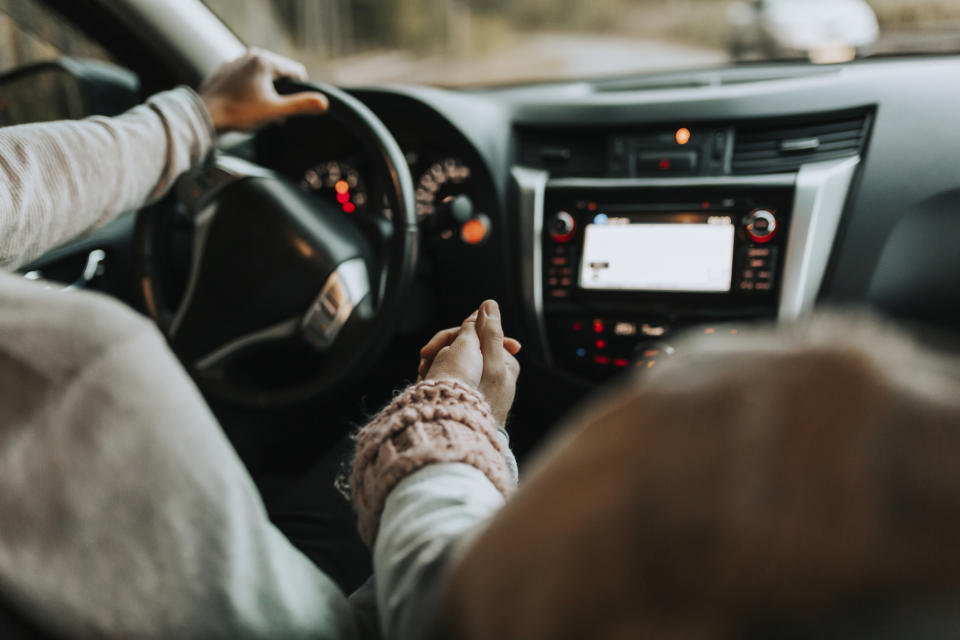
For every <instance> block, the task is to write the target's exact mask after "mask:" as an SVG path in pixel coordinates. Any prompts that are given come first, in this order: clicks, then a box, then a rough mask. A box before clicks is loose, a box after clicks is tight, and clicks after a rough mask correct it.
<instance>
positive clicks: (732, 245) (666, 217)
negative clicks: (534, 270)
mask: <svg viewBox="0 0 960 640" xmlns="http://www.w3.org/2000/svg"><path fill="white" fill-rule="evenodd" d="M691 196H693V197H691ZM792 196H793V193H792V189H789V188H783V187H751V186H740V187H735V188H734V187H726V188H720V187H708V186H704V187H699V188H696V189H691V188H689V187H687V188H684V189H676V188H670V187H644V188H629V187H628V188H594V189H589V188H583V187H551V188H549V189H548V190H547V191H546V193H545V196H544V222H543V229H542V235H541V237H540V239H539V241H540V244H541V259H542V264H541V283H542V296H543V314H544V324H545V328H546V330H547V339H548V342H549V349H550V351H551V353H552V355H553V358H554V360H555V361H556V362H557V363H558V364H560V365H561V366H564V367H565V368H568V369H571V370H574V371H576V372H578V373H581V374H585V375H590V376H595V375H598V374H603V373H604V372H607V373H613V372H615V371H616V370H617V369H623V368H626V367H652V366H655V364H656V362H658V359H662V357H664V356H667V355H669V353H670V352H671V348H670V347H669V343H668V340H669V339H670V338H671V337H672V336H674V335H675V334H676V333H677V332H678V331H681V330H684V329H687V328H690V327H693V326H697V327H701V328H702V330H705V331H709V330H711V329H712V327H710V326H709V325H711V324H716V323H725V324H726V323H730V322H735V321H746V320H753V319H757V318H764V317H771V318H772V317H775V316H776V313H777V304H778V292H779V288H780V279H781V272H782V260H781V257H782V253H783V251H784V248H785V246H786V240H787V234H788V229H789V223H790V214H791V211H790V203H791V202H792ZM714 330H715V329H714ZM725 330H727V331H730V330H731V329H729V328H728V329H725ZM732 330H733V331H734V332H738V330H737V329H732Z"/></svg>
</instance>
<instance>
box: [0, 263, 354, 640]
mask: <svg viewBox="0 0 960 640" xmlns="http://www.w3.org/2000/svg"><path fill="white" fill-rule="evenodd" d="M0 389H2V390H3V391H2V394H0V395H2V396H3V402H0V487H3V490H2V492H0V585H2V587H0V590H2V591H3V594H4V596H5V599H8V600H9V601H10V602H11V603H13V604H15V605H17V606H18V609H19V610H21V611H23V613H25V614H26V615H27V616H28V617H30V618H31V619H34V620H36V621H37V622H38V623H42V624H43V625H44V626H46V627H48V628H49V629H50V630H51V631H56V632H57V635H58V636H64V637H71V638H74V637H114V638H145V639H146V638H184V637H191V638H321V639H323V638H327V639H330V640H333V639H337V640H342V639H349V638H355V637H356V626H355V622H354V618H353V610H352V609H351V607H350V604H349V602H348V601H347V598H346V596H345V595H344V594H343V593H342V592H341V590H340V589H339V588H338V587H337V585H336V584H335V583H334V582H333V581H332V580H330V579H329V578H328V577H327V576H326V575H324V574H323V572H321V571H320V570H319V569H317V567H316V566H315V565H314V564H313V563H312V562H311V561H310V560H309V559H308V558H307V557H306V556H304V555H303V554H302V553H301V552H300V551H298V550H297V549H296V548H295V547H294V546H293V545H292V544H291V543H290V542H289V541H288V540H287V539H286V538H285V537H284V536H283V535H282V534H281V533H280V531H278V530H277V529H276V527H274V526H273V525H272V524H271V522H270V520H269V518H268V516H267V513H266V510H265V508H264V505H263V503H262V501H261V499H260V496H259V494H258V493H257V490H256V487H255V485H254V483H253V481H252V479H251V478H250V476H249V474H248V473H247V471H246V469H245V468H244V465H243V463H242V462H241V460H240V459H239V458H238V456H237V454H236V453H235V451H234V449H233V447H232V446H231V445H230V442H229V441H228V440H227V438H226V436H225V435H224V433H223V431H222V430H221V428H220V426H219V425H218V424H217V421H216V419H215V417H214V416H213V414H212V413H211V411H210V409H209V408H208V407H207V405H206V403H205V402H204V400H203V397H202V396H201V395H200V392H199V391H198V389H197V388H196V387H195V386H194V384H193V383H192V381H191V380H190V378H189V377H188V376H187V375H186V373H185V372H184V371H183V369H182V368H181V367H180V365H179V363H178V362H177V361H176V359H175V358H174V356H173V355H172V354H171V353H170V351H169V349H167V347H166V344H165V343H164V339H163V336H161V335H160V333H159V332H158V331H157V330H156V328H155V327H153V326H152V325H151V324H150V323H148V321H146V320H145V319H143V318H142V317H140V316H137V315H136V314H134V313H133V312H131V311H129V310H127V309H125V308H123V307H122V306H121V305H120V303H117V302H115V301H112V300H109V299H106V298H104V297H102V296H97V295H93V294H84V293H80V292H77V293H58V292H54V291H48V290H45V289H44V288H43V287H40V286H37V285H36V284H35V283H31V282H27V281H24V280H22V279H20V278H17V277H15V276H13V275H11V274H4V273H0Z"/></svg>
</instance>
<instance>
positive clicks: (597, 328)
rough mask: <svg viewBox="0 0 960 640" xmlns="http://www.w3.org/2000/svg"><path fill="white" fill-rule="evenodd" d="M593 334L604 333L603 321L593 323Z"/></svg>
mask: <svg viewBox="0 0 960 640" xmlns="http://www.w3.org/2000/svg"><path fill="white" fill-rule="evenodd" d="M593 332H594V333H603V320H599V319H597V320H594V321H593Z"/></svg>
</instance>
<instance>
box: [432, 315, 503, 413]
mask: <svg viewBox="0 0 960 640" xmlns="http://www.w3.org/2000/svg"><path fill="white" fill-rule="evenodd" d="M518 351H520V343H519V342H517V341H516V340H514V339H513V338H504V336H503V326H502V325H501V323H500V307H499V306H498V305H497V303H496V302H495V301H493V300H487V301H486V302H484V303H483V304H481V305H480V308H479V309H478V310H477V311H474V312H473V313H472V314H471V315H470V317H468V318H467V319H466V320H464V321H463V324H462V325H460V326H459V327H453V328H450V329H444V330H443V331H440V332H439V333H437V334H436V335H435V336H433V338H432V339H431V340H430V342H428V343H427V345H426V346H425V347H424V348H423V349H421V350H420V370H419V375H420V377H421V378H423V379H424V380H441V379H443V380H451V379H452V380H458V381H460V382H462V383H464V384H467V385H469V386H471V387H473V388H474V389H477V390H478V391H480V393H482V394H483V397H484V398H486V400H487V402H488V403H490V407H491V409H492V410H493V417H494V419H495V420H496V421H497V424H500V425H503V424H505V423H506V420H507V413H508V412H509V411H510V406H511V405H512V404H513V396H514V394H515V393H516V386H517V376H518V375H519V374H520V364H519V363H518V362H517V359H516V358H514V357H513V356H514V355H516V353H517V352H518Z"/></svg>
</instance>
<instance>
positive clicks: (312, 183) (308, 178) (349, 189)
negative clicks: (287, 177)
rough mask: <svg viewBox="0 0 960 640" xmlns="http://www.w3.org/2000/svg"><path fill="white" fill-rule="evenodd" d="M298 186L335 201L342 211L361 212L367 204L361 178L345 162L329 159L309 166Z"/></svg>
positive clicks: (365, 191)
mask: <svg viewBox="0 0 960 640" xmlns="http://www.w3.org/2000/svg"><path fill="white" fill-rule="evenodd" d="M300 186H301V187H303V188H304V189H305V190H307V191H311V192H313V193H316V194H318V195H320V196H322V197H324V198H327V199H329V200H330V201H331V202H336V203H337V206H338V207H340V209H341V210H342V211H343V212H344V213H355V212H361V213H362V212H363V211H364V210H365V209H366V206H367V202H368V198H367V189H366V186H365V185H364V182H363V179H362V178H361V177H360V173H359V172H358V171H357V170H356V169H355V168H354V167H353V166H351V165H349V164H347V163H346V162H341V161H339V160H329V161H327V162H321V163H319V164H316V165H314V166H312V167H310V168H309V169H307V170H306V172H305V173H304V174H303V179H302V180H301V181H300Z"/></svg>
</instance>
